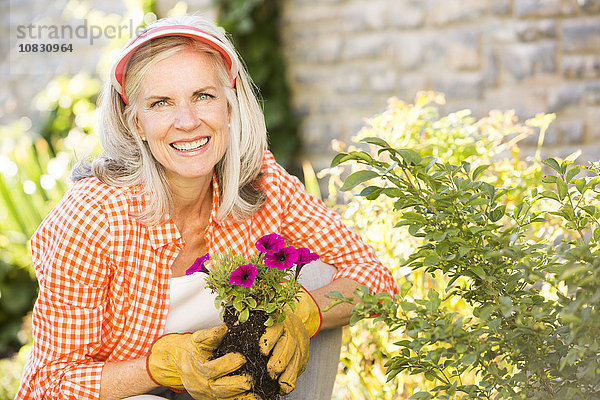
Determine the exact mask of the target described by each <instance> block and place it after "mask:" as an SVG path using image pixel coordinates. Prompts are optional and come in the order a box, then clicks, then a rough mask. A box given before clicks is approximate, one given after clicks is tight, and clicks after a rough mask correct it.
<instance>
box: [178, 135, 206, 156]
mask: <svg viewBox="0 0 600 400" xmlns="http://www.w3.org/2000/svg"><path fill="white" fill-rule="evenodd" d="M209 141H210V138H209V137H207V136H205V137H203V138H200V139H195V140H182V141H178V142H173V143H171V147H172V148H174V149H175V150H177V151H180V152H184V153H189V152H192V151H194V150H200V149H203V148H205V147H206V145H207V144H208V142H209Z"/></svg>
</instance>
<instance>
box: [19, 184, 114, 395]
mask: <svg viewBox="0 0 600 400" xmlns="http://www.w3.org/2000/svg"><path fill="white" fill-rule="evenodd" d="M109 242H110V231H109V225H108V223H107V222H106V218H105V217H104V215H103V213H102V211H101V209H100V207H99V205H98V202H94V201H93V200H90V199H88V198H85V197H79V198H78V197H77V196H73V195H71V196H69V195H67V196H65V198H63V200H62V201H61V202H60V203H59V204H58V205H57V206H56V207H55V208H54V209H53V211H51V213H50V214H49V215H48V217H46V219H45V220H44V221H43V222H42V224H41V225H40V227H39V228H38V230H37V231H36V233H35V234H34V236H33V237H32V240H31V247H32V259H33V264H34V267H35V270H36V274H37V277H38V281H39V286H40V292H39V296H38V299H37V301H36V304H35V307H34V310H33V317H32V318H33V336H34V341H33V348H32V352H31V354H30V356H29V359H28V361H27V364H26V365H25V371H24V374H23V378H22V380H21V387H20V389H19V392H18V394H17V399H20V398H23V399H24V398H28V399H29V398H34V399H42V398H44V399H79V400H81V399H96V398H98V397H99V394H100V380H101V376H102V367H103V366H104V363H103V362H101V361H99V360H95V359H94V354H97V353H98V350H99V349H100V347H101V339H100V338H101V333H102V319H103V315H104V312H105V307H108V306H109V305H108V304H107V290H108V284H109V281H110V277H111V263H110V260H109V256H108V254H109V253H108V248H109Z"/></svg>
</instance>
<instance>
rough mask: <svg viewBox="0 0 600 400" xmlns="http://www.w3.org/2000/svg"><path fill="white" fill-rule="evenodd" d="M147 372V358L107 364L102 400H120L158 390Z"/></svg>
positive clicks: (104, 372) (103, 377) (102, 385)
mask: <svg viewBox="0 0 600 400" xmlns="http://www.w3.org/2000/svg"><path fill="white" fill-rule="evenodd" d="M156 387H157V385H156V383H154V382H153V381H152V379H150V376H149V375H148V371H147V370H146V358H145V357H142V358H136V359H134V360H128V361H113V362H107V363H106V364H105V365H104V368H102V381H101V383H100V399H101V400H119V399H124V398H126V397H130V396H135V395H139V394H144V393H147V392H149V391H150V390H152V389H154V388H156Z"/></svg>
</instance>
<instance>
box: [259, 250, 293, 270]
mask: <svg viewBox="0 0 600 400" xmlns="http://www.w3.org/2000/svg"><path fill="white" fill-rule="evenodd" d="M296 260H298V250H296V248H295V247H294V246H288V247H284V248H283V249H280V250H278V251H277V252H274V253H267V255H266V256H265V259H264V261H265V265H266V266H267V267H269V268H276V269H278V270H281V271H283V270H284V269H287V268H290V267H291V266H292V265H294V263H295V262H296Z"/></svg>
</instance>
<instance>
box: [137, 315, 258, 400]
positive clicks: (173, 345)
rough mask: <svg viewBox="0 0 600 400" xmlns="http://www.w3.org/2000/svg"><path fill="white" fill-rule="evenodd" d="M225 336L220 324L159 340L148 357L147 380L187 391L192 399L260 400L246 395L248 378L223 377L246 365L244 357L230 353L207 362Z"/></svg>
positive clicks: (239, 376)
mask: <svg viewBox="0 0 600 400" xmlns="http://www.w3.org/2000/svg"><path fill="white" fill-rule="evenodd" d="M226 333H227V326H226V325H224V324H223V325H220V326H217V327H215V328H209V329H202V330H199V331H196V332H195V333H186V334H169V335H165V336H162V337H160V338H159V339H158V340H157V341H156V342H155V343H154V344H153V345H152V348H151V350H150V354H149V355H148V358H147V369H148V373H149V375H150V377H151V378H152V379H153V380H154V381H155V382H156V383H158V384H159V385H161V386H164V387H168V388H170V389H172V390H175V391H180V392H183V391H187V392H188V393H189V394H190V395H191V396H192V397H194V398H195V399H233V398H235V399H247V400H250V399H259V398H258V397H256V396H255V395H253V394H249V393H248V391H249V390H250V388H251V386H252V381H251V379H250V378H249V377H248V376H245V375H233V376H225V375H227V374H230V373H231V372H234V371H236V370H237V369H239V368H240V367H241V366H242V365H244V364H245V363H246V359H245V358H244V356H242V355H241V354H238V353H230V354H227V355H225V356H223V357H220V358H217V359H214V360H209V358H210V356H211V355H212V353H213V351H214V350H215V349H216V348H217V346H219V344H220V343H221V342H222V341H223V337H224V336H225V334H226Z"/></svg>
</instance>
